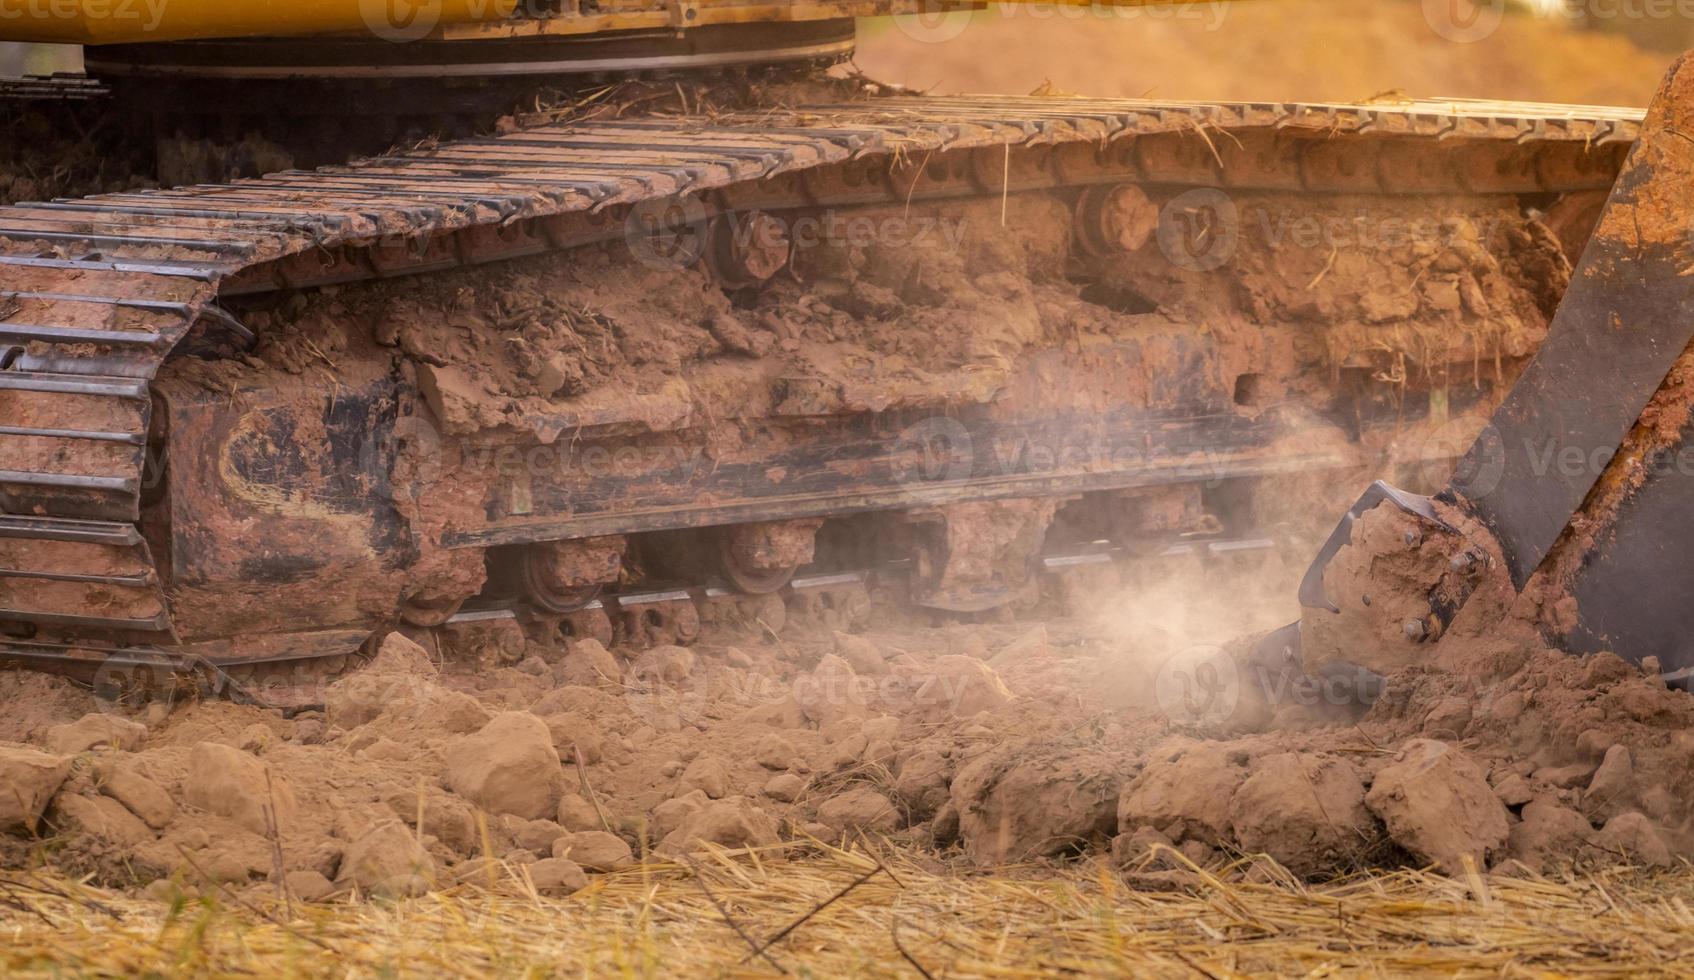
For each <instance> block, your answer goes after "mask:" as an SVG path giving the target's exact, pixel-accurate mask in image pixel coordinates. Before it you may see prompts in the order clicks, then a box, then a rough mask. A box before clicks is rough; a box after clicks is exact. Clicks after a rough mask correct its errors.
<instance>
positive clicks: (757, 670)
mask: <svg viewBox="0 0 1694 980" xmlns="http://www.w3.org/2000/svg"><path fill="white" fill-rule="evenodd" d="M1274 565H1275V563H1273V566H1274ZM1286 577H1287V569H1285V568H1282V567H1280V566H1275V567H1267V566H1255V567H1242V568H1236V569H1224V570H1223V571H1221V572H1220V571H1219V570H1218V569H1215V568H1213V569H1209V570H1207V569H1201V568H1199V567H1197V566H1196V567H1187V566H1184V567H1182V568H1179V569H1170V568H1163V569H1159V570H1150V571H1148V572H1146V573H1143V574H1136V575H1130V576H1127V577H1126V576H1107V577H1105V578H1100V577H1098V576H1096V577H1094V578H1091V579H1090V580H1088V581H1086V582H1076V581H1067V582H1066V585H1067V587H1066V588H1063V589H1056V590H1053V591H1054V595H1053V601H1052V602H1051V603H1049V604H1047V606H1046V607H1045V608H1046V611H1047V613H1048V614H1047V615H1045V616H1043V617H1040V618H1038V619H1037V618H1026V619H1012V618H1010V617H1007V618H1005V619H1004V620H1002V621H999V622H994V623H978V624H959V623H943V622H938V621H934V620H927V619H924V618H920V617H917V616H915V615H912V614H906V613H901V612H899V608H900V607H899V606H898V604H896V603H895V602H893V600H892V599H891V598H890V597H889V596H887V595H884V594H881V593H880V592H878V593H873V594H871V595H868V596H866V601H864V602H862V603H856V604H854V603H849V604H847V605H846V606H844V607H840V608H836V609H824V608H822V607H821V606H817V605H815V604H813V605H811V606H807V605H806V604H803V603H799V602H792V603H791V608H790V610H789V616H788V617H787V622H786V625H784V626H783V627H782V629H781V630H780V631H773V630H772V629H770V628H769V627H768V624H767V623H762V622H759V621H758V620H759V619H764V618H766V617H754V618H753V621H747V622H743V621H738V618H737V617H735V616H720V617H716V619H715V621H714V622H712V623H711V624H710V625H709V626H708V628H707V630H706V632H705V634H704V635H703V637H702V639H701V640H700V642H699V643H698V644H697V645H695V646H694V647H692V648H689V649H684V648H680V647H668V646H659V647H653V648H649V649H645V650H639V651H637V650H630V649H611V650H608V649H607V648H605V647H604V646H602V645H601V644H600V643H599V642H598V641H595V640H582V641H575V642H569V641H552V640H547V639H544V638H537V637H535V636H528V637H526V636H524V635H523V632H522V630H521V629H520V628H519V627H518V626H517V625H516V624H515V623H511V622H506V623H504V624H494V625H490V624H480V625H474V626H456V627H451V628H449V630H450V635H449V636H448V637H446V638H445V640H446V642H441V638H435V637H429V636H422V637H420V638H421V639H423V640H424V641H425V643H426V644H427V645H428V647H429V649H430V650H437V651H439V650H447V651H450V652H449V654H448V655H447V656H445V657H443V656H441V655H440V654H432V653H431V652H429V650H426V648H425V646H423V645H420V644H419V643H416V642H414V641H413V640H411V639H408V638H407V637H406V636H403V635H401V634H398V633H396V634H390V635H388V636H387V637H386V638H384V639H382V640H381V642H380V645H379V646H378V647H377V648H376V650H375V653H374V655H373V656H372V657H371V658H370V659H369V660H368V661H367V662H366V663H364V665H363V666H361V667H360V668H358V669H357V670H354V671H352V672H350V673H345V674H343V675H342V676H341V677H340V678H339V679H336V680H334V681H333V682H332V683H329V684H328V685H327V687H325V688H323V689H322V691H321V699H322V701H323V708H322V710H307V711H304V712H300V713H297V714H294V715H293V716H292V717H289V716H285V714H284V713H282V712H280V711H277V710H267V709H262V708H258V707H251V706H241V705H237V704H233V703H230V702H227V701H217V700H198V699H184V700H178V701H177V702H176V703H166V702H164V701H155V702H153V703H149V704H145V705H142V704H122V703H112V702H107V701H102V700H100V699H98V698H96V697H95V696H94V695H93V694H91V693H89V692H88V691H86V690H84V689H81V688H78V687H75V686H73V685H71V684H70V683H68V682H66V681H62V680H58V679H52V678H47V677H43V676H37V675H31V674H6V675H4V676H0V700H3V701H4V703H5V704H7V705H9V706H10V708H11V710H9V711H8V712H7V713H6V715H5V717H4V718H3V719H0V785H4V786H5V787H6V789H7V793H6V795H5V796H4V797H0V830H3V831H4V835H3V836H0V856H3V857H0V860H3V863H4V866H7V867H24V866H39V865H42V864H49V865H52V866H54V867H56V868H58V869H61V870H64V871H68V872H71V873H75V874H88V875H91V876H93V878H94V879H96V880H98V881H101V882H103V883H106V884H108V885H112V886H116V887H125V888H133V889H138V890H146V891H147V892H148V893H150V894H158V895H160V896H161V897H169V896H172V895H175V894H177V893H178V890H179V889H180V890H186V891H189V892H195V891H200V890H210V889H219V890H226V891H230V892H234V893H237V894H239V893H240V892H241V891H243V890H246V889H253V890H255V891H260V890H262V891H265V892H267V893H270V894H274V890H275V888H276V883H277V882H278V881H282V882H285V883H286V885H287V887H288V888H289V889H290V890H291V891H292V893H293V894H294V895H296V896H297V897H298V898H301V899H305V900H318V899H325V898H329V897H331V896H345V895H361V896H369V895H377V896H382V895H398V894H413V893H419V892H423V891H426V890H429V889H434V888H439V887H446V886H449V885H451V884H454V883H461V882H470V883H490V884H495V885H498V886H501V887H507V886H512V887H516V885H514V884H512V883H513V882H515V881H522V880H525V879H527V881H528V883H530V884H533V885H534V886H535V887H536V888H538V889H540V890H541V891H543V892H548V893H555V894H558V893H568V892H570V891H572V890H575V889H576V888H579V887H582V886H583V885H584V884H585V883H586V881H587V876H588V875H591V874H596V873H602V872H606V871H611V870H615V869H618V868H623V867H627V866H629V865H631V864H632V863H634V862H638V861H641V860H644V859H645V860H653V861H678V860H684V859H686V858H687V857H688V856H689V855H690V854H691V853H693V852H696V851H697V850H698V849H700V848H701V847H703V846H706V845H719V846H724V847H731V848H735V847H743V846H761V845H772V844H776V843H778V842H779V841H785V840H787V841H805V840H807V839H816V840H822V841H836V840H840V839H842V838H844V837H845V838H851V837H854V836H857V835H870V836H872V837H874V838H885V839H887V840H888V841H890V842H892V843H894V844H895V845H897V846H901V847H904V848H908V849H910V850H912V851H913V852H916V853H919V854H924V855H929V856H930V858H929V859H931V860H934V861H935V862H937V863H938V864H942V865H949V866H957V867H960V868H965V867H970V866H999V865H1005V864H1010V863H1020V862H1031V861H1063V860H1076V859H1081V860H1099V861H1104V862H1110V863H1111V864H1112V865H1113V866H1115V867H1116V868H1118V869H1120V871H1121V873H1123V874H1124V875H1126V876H1128V877H1129V878H1130V880H1131V881H1133V882H1136V883H1138V884H1140V885H1142V886H1145V887H1159V888H1168V887H1181V886H1182V885H1183V884H1184V883H1185V882H1187V881H1192V880H1194V878H1193V876H1194V875H1195V874H1196V873H1197V869H1198V868H1206V867H1211V868H1214V869H1216V868H1221V867H1223V866H1224V865H1226V864H1228V863H1229V862H1231V861H1233V860H1234V859H1235V858H1237V857H1240V856H1242V855H1256V854H1264V855H1268V856H1270V857H1271V858H1274V859H1275V860H1276V861H1278V862H1280V863H1281V864H1282V865H1284V866H1286V867H1287V868H1289V869H1290V870H1292V871H1294V872H1295V873H1297V874H1300V875H1304V876H1308V877H1313V878H1319V877H1326V876H1330V875H1334V874H1337V873H1341V872H1346V871H1349V870H1352V869H1359V868H1382V867H1393V866H1401V865H1419V866H1422V865H1435V866H1438V867H1440V868H1441V869H1444V870H1446V871H1449V872H1451V873H1464V872H1466V871H1467V870H1468V869H1469V868H1472V867H1474V868H1477V869H1483V870H1492V871H1493V872H1495V873H1501V874H1522V873H1525V872H1529V871H1540V870H1550V869H1556V868H1560V867H1567V866H1577V867H1581V866H1583V865H1587V864H1593V863H1608V864H1613V863H1618V862H1626V861H1627V862H1634V863H1636V864H1638V865H1645V866H1656V865H1665V864H1669V863H1670V862H1672V861H1675V860H1677V859H1679V858H1681V857H1684V856H1687V855H1690V854H1691V853H1694V823H1691V822H1690V818H1689V817H1688V814H1689V812H1690V803H1691V802H1694V765H1691V763H1694V699H1691V698H1690V697H1689V696H1688V695H1686V694H1684V693H1681V692H1677V691H1672V690H1669V689H1667V688H1665V687H1664V685H1663V684H1662V683H1660V682H1659V681H1658V680H1657V679H1656V678H1653V677H1649V676H1647V675H1646V674H1644V673H1643V672H1642V671H1641V670H1639V669H1637V668H1635V667H1632V666H1630V665H1628V664H1626V663H1625V662H1624V661H1622V660H1621V659H1619V658H1617V657H1615V656H1612V655H1610V654H1602V655H1598V656H1592V657H1588V658H1574V657H1570V656H1566V655H1563V654H1560V653H1556V652H1553V651H1550V650H1547V649H1544V648H1541V647H1540V646H1539V645H1538V644H1537V643H1536V642H1535V641H1534V639H1533V637H1532V636H1531V635H1527V634H1526V635H1525V636H1522V637H1515V638H1513V637H1501V638H1496V639H1495V640H1494V641H1493V642H1491V643H1487V644H1481V643H1479V644H1474V645H1473V646H1472V647H1471V648H1469V649H1467V650H1466V651H1465V652H1464V654H1463V655H1462V656H1459V655H1453V656H1444V657H1442V658H1441V660H1440V661H1439V662H1432V663H1429V664H1424V665H1419V666H1415V667H1410V668H1406V669H1402V670H1400V671H1398V672H1395V673H1392V674H1391V675H1390V676H1389V677H1388V678H1387V681H1386V685H1385V687H1384V689H1383V690H1382V692H1381V694H1380V697H1378V698H1376V700H1375V702H1374V703H1373V704H1370V705H1368V706H1367V705H1363V704H1360V703H1357V701H1356V699H1355V698H1354V696H1353V695H1352V694H1351V693H1350V692H1349V690H1348V689H1347V688H1345V687H1344V686H1334V685H1318V684H1313V683H1310V682H1298V681H1292V680H1287V679H1283V680H1278V679H1276V678H1267V677H1264V676H1262V675H1260V674H1258V673H1256V671H1255V670H1254V669H1253V668H1251V667H1249V666H1247V665H1246V663H1245V661H1241V660H1238V659H1236V658H1235V657H1233V656H1231V654H1230V653H1229V650H1228V649H1227V648H1224V647H1219V646H1214V645H1209V644H1208V643H1206V642H1197V641H1204V640H1211V639H1215V640H1218V641H1222V640H1223V639H1224V638H1225V637H1226V636H1229V635H1231V634H1232V633H1234V632H1236V631H1237V630H1239V629H1242V628H1246V627H1252V626H1262V625H1263V624H1264V623H1265V621H1266V620H1267V619H1272V620H1273V621H1274V617H1275V615H1276V614H1277V611H1276V609H1275V607H1274V605H1273V604H1271V603H1269V602H1262V601H1258V597H1259V596H1260V595H1264V596H1269V595H1273V594H1277V593H1276V589H1277V588H1280V587H1281V586H1282V585H1283V580H1285V579H1286ZM1255 583H1256V585H1255ZM1208 596H1209V597H1211V598H1208ZM873 613H874V615H873ZM1232 867H1233V868H1235V869H1236V870H1233V871H1231V872H1230V873H1234V874H1242V873H1253V872H1251V871H1250V870H1249V871H1242V870H1239V869H1241V868H1248V869H1250V868H1251V867H1252V864H1251V863H1250V862H1249V863H1246V864H1242V865H1233V866H1232ZM501 883H506V884H501Z"/></svg>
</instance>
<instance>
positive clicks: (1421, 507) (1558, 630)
mask: <svg viewBox="0 0 1694 980" xmlns="http://www.w3.org/2000/svg"><path fill="white" fill-rule="evenodd" d="M1691 338H1694V55H1684V56H1683V57H1682V58H1681V59H1680V60H1678V61H1677V63H1676V64H1675V65H1674V66H1673V67H1672V68H1671V70H1670V72H1669V73H1668V75H1667V76H1666V78H1665V81H1664V83H1663V85H1662V86H1661V87H1660V89H1659V92H1658V94H1657V95H1656V96H1655V98H1654V100H1653V103H1652V107H1651V109H1650V110H1649V113H1648V116H1647V119H1646V122H1645V124H1644V126H1643V128H1642V131H1641V135H1640V138H1639V140H1638V141H1637V143H1636V145H1635V147H1634V148H1633V150H1632V151H1631V153H1630V156H1629V158H1628V161H1627V163H1626V165H1625V167H1624V169H1623V171H1622V173H1621V174H1620V176H1619V179H1618V181H1617V183H1616V185H1615V187H1614V188H1613V190H1612V192H1611V196H1610V198H1609V200H1608V201H1607V204H1606V207H1605V210H1604V212H1603V214H1602V216H1601V218H1600V221H1599V225H1598V227H1597V228H1596V229H1595V232H1594V235H1593V237H1592V239H1591V240H1590V241H1589V243H1588V246H1587V248H1586V250H1585V251H1584V252H1583V254H1582V257H1581V260H1580V261H1579V263H1578V264H1577V267H1576V271H1575V275H1574V277H1573V278H1572V281H1571V284H1570V287H1569V289H1568V291H1567V292H1566V293H1565V295H1564V298H1563V301H1562V303H1561V305H1560V306H1559V309H1558V312H1557V314H1556V316H1555V317H1554V319H1553V322H1552V325H1551V327H1550V330H1549V333H1548V337H1547V340H1546V342H1545V344H1544V345H1543V346H1542V347H1541V349H1540V350H1539V351H1538V352H1537V354H1536V356H1535V358H1534V360H1533V361H1532V362H1531V363H1530V364H1529V366H1528V367H1527V368H1526V369H1525V371H1524V373H1523V375H1522V376H1521V377H1520V378H1519V380H1518V382H1517V384H1516V385H1515V386H1514V387H1513V389H1512V390H1511V391H1510V392H1509V393H1508V394H1507V396H1506V398H1505V399H1504V401H1503V403H1502V404H1501V405H1500V407H1499V408H1498V409H1497V410H1496V411H1495V412H1494V414H1493V417H1492V419H1491V421H1490V424H1489V425H1488V426H1487V427H1486V428H1485V429H1484V430H1483V432H1482V434H1481V435H1480V436H1479V437H1478V438H1477V440H1476V441H1475V443H1474V444H1473V445H1472V446H1471V447H1470V449H1469V451H1468V452H1467V453H1466V454H1465V456H1464V457H1463V459H1462V461H1461V462H1460V463H1459V465H1458V467H1457V469H1456V470H1455V472H1454V474H1453V476H1452V477H1451V479H1450V481H1449V483H1448V484H1447V486H1446V488H1445V489H1443V490H1442V491H1440V492H1439V493H1437V494H1436V495H1434V496H1433V497H1419V496H1417V495H1415V494H1407V493H1404V492H1402V491H1399V490H1396V489H1394V488H1392V487H1388V486H1386V485H1384V484H1378V485H1376V486H1374V487H1372V488H1371V489H1370V491H1368V492H1367V493H1366V494H1365V495H1364V496H1363V497H1362V498H1361V499H1360V501H1359V502H1358V503H1357V504H1356V505H1355V506H1354V507H1353V508H1352V510H1350V511H1349V513H1348V514H1347V516H1346V517H1345V518H1344V519H1343V521H1342V523H1341V525H1340V526H1339V527H1338V528H1337V529H1336V531H1335V532H1334V534H1333V535H1332V537H1331V538H1330V540H1329V542H1328V543H1327V544H1326V546H1325V547H1324V548H1323V549H1322V550H1321V551H1320V553H1319V556H1318V558H1317V560H1316V562H1315V563H1314V564H1313V566H1312V568H1311V570H1310V571H1309V572H1308V574H1307V576H1306V578H1305V580H1304V582H1303V584H1302V588H1301V591H1300V601H1301V605H1302V607H1303V613H1302V619H1301V623H1300V625H1299V629H1298V630H1297V631H1279V633H1278V634H1274V635H1273V637H1272V638H1270V640H1269V643H1270V645H1271V646H1277V645H1281V646H1283V647H1293V646H1295V645H1298V647H1299V652H1300V656H1301V659H1302V660H1303V662H1304V664H1303V665H1304V667H1305V668H1306V669H1307V670H1313V669H1316V668H1319V667H1321V666H1322V665H1324V664H1326V663H1330V662H1333V661H1343V662H1349V663H1358V664H1362V665H1364V666H1367V667H1371V668H1373V669H1375V668H1378V667H1382V666H1386V665H1392V664H1394V663H1398V662H1406V661H1407V660H1408V659H1411V658H1415V657H1416V656H1418V655H1420V648H1427V645H1428V644H1430V643H1432V642H1436V641H1439V640H1440V639H1441V638H1442V637H1443V636H1444V635H1446V634H1447V632H1448V631H1449V630H1450V629H1452V628H1454V626H1455V623H1456V622H1457V621H1458V619H1459V617H1461V616H1468V617H1470V619H1471V620H1473V621H1486V620H1489V619H1493V618H1497V617H1501V616H1505V615H1516V616H1523V617H1528V618H1532V619H1533V621H1534V622H1535V623H1536V624H1537V625H1538V626H1539V627H1540V628H1541V629H1542V630H1543V632H1544V633H1546V634H1547V635H1548V637H1549V639H1551V640H1552V641H1553V642H1554V643H1556V644H1558V645H1560V646H1562V647H1563V648H1565V649H1569V650H1571V651H1573V652H1592V651H1598V650H1611V651H1614V652H1616V653H1617V654H1619V655H1620V656H1623V657H1625V658H1626V659H1630V660H1634V661H1637V662H1640V661H1643V660H1645V659H1646V658H1649V657H1654V658H1657V660H1658V662H1659V663H1660V664H1661V665H1662V667H1663V669H1664V670H1665V671H1666V672H1667V676H1670V677H1671V678H1672V679H1680V678H1682V677H1686V676H1688V675H1689V674H1690V673H1694V645H1691V644H1690V643H1689V642H1688V637H1689V636H1690V631H1691V630H1694V603H1691V602H1689V601H1688V597H1689V596H1690V594H1694V480H1691V479H1690V476H1694V445H1687V444H1686V442H1687V439H1688V433H1689V423H1690V407H1691V402H1694V354H1691V353H1690V351H1689V342H1690V339H1691ZM1482 594H1489V595H1490V598H1489V599H1488V600H1487V601H1485V602H1479V603H1478V604H1479V605H1480V606H1485V607H1486V608H1485V609H1483V608H1479V609H1475V610H1468V609H1467V606H1468V605H1469V604H1471V603H1472V602H1476V601H1478V600H1476V599H1475V597H1476V596H1479V595H1482ZM1465 625H1466V626H1467V628H1474V624H1465Z"/></svg>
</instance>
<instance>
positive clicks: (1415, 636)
mask: <svg viewBox="0 0 1694 980" xmlns="http://www.w3.org/2000/svg"><path fill="white" fill-rule="evenodd" d="M1401 629H1402V630H1404V631H1405V633H1406V639H1408V640H1411V641H1413V642H1416V641H1418V640H1421V639H1423V638H1424V637H1425V636H1427V635H1428V633H1429V629H1428V628H1427V627H1425V626H1424V624H1423V620H1421V619H1408V620H1406V625H1404V626H1402V627H1401Z"/></svg>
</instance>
